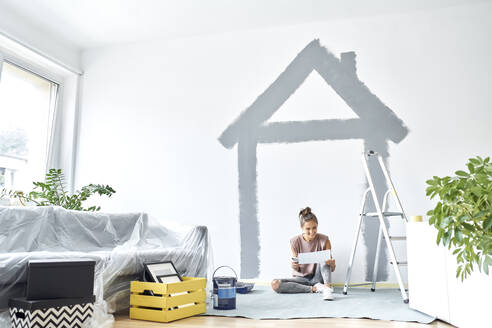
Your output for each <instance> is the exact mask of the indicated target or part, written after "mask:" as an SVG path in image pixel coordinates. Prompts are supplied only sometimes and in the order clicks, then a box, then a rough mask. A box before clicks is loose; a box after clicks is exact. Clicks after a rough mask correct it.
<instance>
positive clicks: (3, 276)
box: [0, 207, 211, 327]
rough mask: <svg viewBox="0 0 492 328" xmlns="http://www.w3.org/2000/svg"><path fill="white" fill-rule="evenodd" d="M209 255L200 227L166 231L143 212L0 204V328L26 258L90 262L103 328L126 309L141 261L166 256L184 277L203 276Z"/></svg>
mask: <svg viewBox="0 0 492 328" xmlns="http://www.w3.org/2000/svg"><path fill="white" fill-rule="evenodd" d="M209 254H210V250H209V236H208V231H207V228H206V227H204V226H194V227H184V226H179V225H173V228H172V229H170V228H168V227H166V226H165V225H163V224H162V223H160V222H159V221H158V220H156V219H154V218H151V217H149V216H148V215H147V214H145V213H121V214H108V213H99V212H82V211H70V210H66V209H64V208H61V207H0V327H3V326H4V325H5V324H7V322H8V307H7V303H8V300H9V298H12V297H19V296H23V295H24V293H25V288H26V278H27V274H26V268H27V263H28V261H29V260H31V259H36V260H39V259H72V260H73V259H92V260H95V261H96V268H95V282H94V294H95V295H96V303H95V315H94V320H96V321H98V323H97V322H96V323H94V326H101V327H102V326H104V325H105V324H103V323H108V322H109V321H110V320H111V319H112V316H108V315H107V314H108V313H115V312H121V311H126V310H128V307H129V286H130V281H132V280H138V279H140V278H141V277H142V275H143V270H144V265H143V263H145V262H161V261H169V260H171V261H173V263H174V264H175V266H176V268H177V270H178V271H179V272H180V273H181V274H182V275H184V276H193V277H206V275H207V270H208V264H209V261H210V260H211V257H210V255H209ZM74 279H75V278H74ZM2 321H3V324H4V325H2ZM6 327H7V326H6Z"/></svg>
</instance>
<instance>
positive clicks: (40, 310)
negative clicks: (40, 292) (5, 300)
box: [9, 295, 95, 328]
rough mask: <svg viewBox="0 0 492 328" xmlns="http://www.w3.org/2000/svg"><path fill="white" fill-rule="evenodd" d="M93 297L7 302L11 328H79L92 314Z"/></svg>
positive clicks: (17, 299) (18, 299) (14, 299)
mask: <svg viewBox="0 0 492 328" xmlns="http://www.w3.org/2000/svg"><path fill="white" fill-rule="evenodd" d="M94 301H95V296H94V295H92V296H90V297H82V298H64V299H51V300H35V301H33V300H27V299H26V298H25V297H22V298H13V299H11V300H9V312H10V321H11V323H12V328H81V327H82V325H83V324H84V323H85V322H87V321H88V320H89V319H90V318H91V317H92V314H93V313H94Z"/></svg>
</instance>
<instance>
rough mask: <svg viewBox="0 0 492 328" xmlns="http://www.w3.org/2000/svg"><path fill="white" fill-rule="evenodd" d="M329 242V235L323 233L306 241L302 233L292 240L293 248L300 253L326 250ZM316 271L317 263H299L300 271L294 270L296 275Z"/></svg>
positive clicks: (302, 275) (299, 275)
mask: <svg viewBox="0 0 492 328" xmlns="http://www.w3.org/2000/svg"><path fill="white" fill-rule="evenodd" d="M328 242H329V239H328V236H326V235H323V234H321V233H318V234H316V236H315V237H314V239H313V240H311V241H305V240H304V238H303V237H302V235H298V236H295V237H293V238H292V239H291V240H290V245H291V246H292V249H293V250H294V251H295V252H296V253H297V255H299V253H310V252H318V251H324V250H325V249H326V244H327V243H328ZM315 272H316V264H315V263H311V264H299V271H295V270H293V273H292V274H293V276H294V277H304V276H307V275H310V274H314V273H315Z"/></svg>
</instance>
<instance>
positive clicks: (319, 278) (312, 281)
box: [272, 207, 335, 301]
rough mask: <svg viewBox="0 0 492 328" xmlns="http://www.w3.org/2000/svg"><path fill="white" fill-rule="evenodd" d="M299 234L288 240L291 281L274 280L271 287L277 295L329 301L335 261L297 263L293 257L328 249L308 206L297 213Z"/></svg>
mask: <svg viewBox="0 0 492 328" xmlns="http://www.w3.org/2000/svg"><path fill="white" fill-rule="evenodd" d="M299 220H300V223H301V229H302V234H301V235H298V236H295V237H293V238H292V239H291V240H290V246H291V249H292V254H293V258H292V269H294V271H293V276H294V278H289V279H275V280H273V281H272V288H273V290H274V291H276V292H277V293H282V294H294V293H323V299H324V300H328V301H332V300H333V289H332V288H331V273H332V272H333V271H335V260H334V259H333V258H332V259H330V260H328V261H326V262H325V263H319V264H314V263H313V264H299V263H298V262H297V255H298V254H300V253H308V252H317V251H323V250H331V243H330V240H329V239H328V237H327V236H326V235H323V234H320V233H318V219H317V218H316V215H314V213H312V212H311V209H310V208H309V207H306V208H305V209H303V210H301V212H300V213H299Z"/></svg>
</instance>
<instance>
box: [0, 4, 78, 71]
mask: <svg viewBox="0 0 492 328" xmlns="http://www.w3.org/2000/svg"><path fill="white" fill-rule="evenodd" d="M0 36H6V37H8V38H9V39H11V40H14V41H16V42H18V43H19V44H21V45H23V46H26V47H27V48H28V49H30V50H33V51H35V52H36V53H38V54H42V55H43V56H44V57H46V58H48V59H50V60H52V61H53V62H55V63H56V64H59V65H62V66H63V67H65V68H67V69H70V70H72V71H74V72H79V71H80V70H81V68H80V49H79V48H78V47H77V46H76V45H74V44H72V43H71V42H70V41H68V40H62V39H60V38H59V37H57V36H56V35H53V33H50V32H49V31H47V30H46V29H45V28H43V27H42V26H39V25H36V24H35V23H33V22H32V21H30V20H29V19H28V18H26V17H22V16H20V15H19V14H17V13H15V12H13V11H12V10H11V9H9V8H8V6H6V5H5V4H0Z"/></svg>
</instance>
